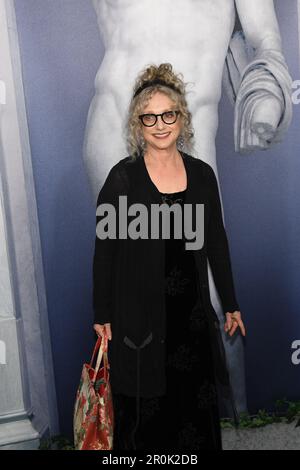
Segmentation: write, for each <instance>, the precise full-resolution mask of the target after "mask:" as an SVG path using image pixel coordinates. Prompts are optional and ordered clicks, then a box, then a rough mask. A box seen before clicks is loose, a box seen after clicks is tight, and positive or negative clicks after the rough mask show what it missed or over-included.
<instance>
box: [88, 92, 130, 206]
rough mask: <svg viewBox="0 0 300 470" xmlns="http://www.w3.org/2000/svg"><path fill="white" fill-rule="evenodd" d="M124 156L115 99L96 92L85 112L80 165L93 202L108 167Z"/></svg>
mask: <svg viewBox="0 0 300 470" xmlns="http://www.w3.org/2000/svg"><path fill="white" fill-rule="evenodd" d="M126 155H127V151H126V143H125V139H124V136H123V129H122V122H121V119H120V110H119V109H118V106H117V104H116V100H115V98H114V96H113V95H112V94H109V93H106V94H104V93H101V94H100V93H97V94H95V96H94V97H93V99H92V101H91V104H90V108H89V111H88V116H87V123H86V128H85V136H84V143H83V159H84V164H85V167H86V171H87V175H88V178H89V183H90V187H91V189H92V195H93V200H94V201H95V202H96V200H97V196H98V194H99V191H100V189H101V186H102V185H103V183H104V181H105V179H106V176H107V175H108V173H109V170H110V169H111V168H112V167H113V166H114V165H115V164H116V163H118V161H119V160H121V159H122V158H124V157H126Z"/></svg>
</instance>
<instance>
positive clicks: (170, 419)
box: [113, 191, 222, 452]
mask: <svg viewBox="0 0 300 470" xmlns="http://www.w3.org/2000/svg"><path fill="white" fill-rule="evenodd" d="M161 197H162V203H167V204H169V205H171V204H173V203H179V204H183V203H184V198H185V191H181V192H176V193H171V194H165V193H161ZM172 215H173V214H172V212H171V230H170V232H171V233H170V235H171V237H170V239H166V240H165V255H166V259H165V267H166V271H165V296H166V297H165V299H166V376H167V393H166V395H165V396H163V397H154V398H145V397H142V398H140V400H141V402H140V422H139V427H138V429H137V432H136V434H135V446H136V448H137V449H143V450H151V449H153V450H161V451H164V450H177V451H181V452H184V451H188V450H195V451H197V450H220V449H222V444H221V429H220V421H219V410H218V400H217V393H216V388H215V383H214V376H213V363H212V356H211V350H210V342H209V334H208V325H207V321H206V318H205V313H204V311H203V310H202V309H201V307H199V304H200V305H201V302H200V303H199V302H198V306H197V307H195V304H196V301H197V300H198V296H199V295H200V292H199V289H198V281H197V279H198V277H197V268H196V265H195V260H194V255H193V251H192V250H186V249H185V240H184V237H182V238H181V239H175V238H174V231H173V230H172V228H173V223H172V222H173V217H172ZM113 399H114V409H115V417H116V427H115V435H114V449H118V448H119V449H130V448H132V443H131V441H130V438H129V436H130V434H131V429H132V427H133V426H134V421H135V418H136V411H135V397H126V396H124V395H120V394H119V395H113Z"/></svg>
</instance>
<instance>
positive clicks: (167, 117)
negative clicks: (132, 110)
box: [139, 111, 180, 127]
mask: <svg viewBox="0 0 300 470" xmlns="http://www.w3.org/2000/svg"><path fill="white" fill-rule="evenodd" d="M179 113H180V111H165V112H164V113H161V114H140V116H139V119H140V120H141V121H142V123H143V125H144V126H146V127H152V126H154V125H155V124H156V123H157V118H158V116H160V117H161V118H162V120H163V122H164V123H165V124H174V123H175V122H176V121H177V117H178V114H179Z"/></svg>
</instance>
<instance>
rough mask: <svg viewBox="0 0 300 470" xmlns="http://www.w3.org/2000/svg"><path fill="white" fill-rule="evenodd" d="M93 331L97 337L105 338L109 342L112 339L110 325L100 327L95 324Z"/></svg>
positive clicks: (105, 324)
mask: <svg viewBox="0 0 300 470" xmlns="http://www.w3.org/2000/svg"><path fill="white" fill-rule="evenodd" d="M94 330H95V331H96V333H97V335H98V336H101V337H104V336H106V337H107V338H108V339H109V340H111V339H112V334H111V325H110V323H104V325H100V324H99V323H95V324H94Z"/></svg>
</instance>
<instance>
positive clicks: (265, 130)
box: [234, 0, 292, 151]
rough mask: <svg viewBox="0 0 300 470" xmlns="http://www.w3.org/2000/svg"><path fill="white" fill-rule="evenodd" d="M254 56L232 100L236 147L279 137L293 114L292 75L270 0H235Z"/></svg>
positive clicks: (261, 145)
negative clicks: (234, 101)
mask: <svg viewBox="0 0 300 470" xmlns="http://www.w3.org/2000/svg"><path fill="white" fill-rule="evenodd" d="M235 4H236V10H237V13H238V15H239V20H240V23H241V26H242V28H243V33H244V36H245V40H246V42H247V44H248V46H250V47H252V48H253V50H254V59H253V60H251V62H250V63H249V64H248V66H246V67H245V68H244V69H243V71H242V74H241V82H240V85H239V87H238V92H237V95H236V104H235V131H234V132H235V148H236V150H238V151H251V150H254V149H257V148H261V149H266V148H268V147H270V146H271V145H272V144H273V143H276V142H279V141H281V140H282V137H283V135H284V134H285V132H286V130H287V128H288V127H289V124H290V121H291V118H292V104H291V91H292V88H291V83H292V80H291V77H290V75H289V72H288V67H287V64H286V62H285V58H284V55H283V51H282V41H281V35H280V30H279V26H278V21H277V17H276V12H275V8H274V2H273V0H263V1H262V0H251V1H249V0H235Z"/></svg>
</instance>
